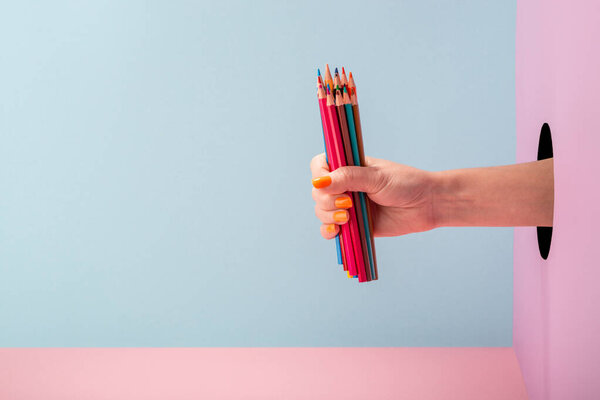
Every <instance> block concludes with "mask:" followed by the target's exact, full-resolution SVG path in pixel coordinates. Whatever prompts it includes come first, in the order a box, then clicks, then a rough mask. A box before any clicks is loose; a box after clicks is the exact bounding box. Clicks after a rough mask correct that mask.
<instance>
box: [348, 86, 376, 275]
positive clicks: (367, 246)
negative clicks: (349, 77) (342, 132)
mask: <svg viewBox="0 0 600 400" xmlns="http://www.w3.org/2000/svg"><path fill="white" fill-rule="evenodd" d="M343 104H344V108H345V110H346V117H347V119H348V131H349V135H350V141H351V144H352V156H353V158H354V163H355V165H357V166H363V165H364V164H362V163H361V161H360V158H361V157H360V152H359V151H358V139H357V134H356V127H355V125H354V112H353V111H352V103H351V100H350V95H349V94H348V90H347V87H344V96H343ZM363 158H364V156H363ZM358 197H359V199H360V210H361V214H362V215H361V219H362V221H363V224H362V227H363V229H364V232H365V236H364V239H365V243H364V245H365V247H363V248H364V249H367V253H368V254H367V256H368V257H367V258H368V262H369V264H368V265H369V268H368V269H369V274H368V275H369V277H370V278H371V280H374V279H376V278H375V276H376V275H375V264H374V258H373V246H372V244H371V229H370V223H369V216H368V214H367V199H366V196H365V194H364V193H363V192H358Z"/></svg>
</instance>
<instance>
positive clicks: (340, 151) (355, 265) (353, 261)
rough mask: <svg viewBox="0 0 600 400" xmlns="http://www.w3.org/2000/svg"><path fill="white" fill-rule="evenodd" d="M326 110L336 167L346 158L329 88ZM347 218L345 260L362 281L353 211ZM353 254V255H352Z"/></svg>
mask: <svg viewBox="0 0 600 400" xmlns="http://www.w3.org/2000/svg"><path fill="white" fill-rule="evenodd" d="M327 111H328V113H329V120H330V125H329V127H330V128H332V131H331V132H332V133H333V135H332V138H333V141H334V147H335V149H336V153H337V156H338V159H337V161H338V162H339V164H338V167H345V166H346V158H345V156H344V147H343V141H342V133H341V129H340V124H339V120H338V115H337V108H336V106H335V102H334V100H333V94H332V93H331V91H330V90H328V91H327ZM348 214H349V220H348V222H347V223H345V224H343V225H342V228H344V227H346V228H347V229H348V230H349V232H350V238H351V241H352V249H350V247H349V246H347V247H346V250H348V251H347V252H346V256H347V257H346V260H347V261H349V262H348V271H349V272H350V275H358V281H359V282H364V281H366V276H365V271H364V262H362V257H360V258H359V257H356V255H357V254H361V253H360V252H359V250H358V249H357V246H358V247H360V235H359V232H358V226H357V221H356V215H355V213H354V212H348ZM352 255H355V257H352ZM361 264H362V270H361V269H360V265H361Z"/></svg>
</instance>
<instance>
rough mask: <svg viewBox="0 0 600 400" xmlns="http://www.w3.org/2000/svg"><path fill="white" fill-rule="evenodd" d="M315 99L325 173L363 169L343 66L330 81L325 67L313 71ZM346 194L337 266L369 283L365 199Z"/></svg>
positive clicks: (373, 265)
mask: <svg viewBox="0 0 600 400" xmlns="http://www.w3.org/2000/svg"><path fill="white" fill-rule="evenodd" d="M317 97H318V99H319V109H320V110H321V122H322V124H323V137H324V140H325V155H326V157H327V163H328V164H329V170H330V171H334V170H336V169H338V168H339V167H345V166H364V165H365V154H364V149H363V140H362V128H361V125H360V114H359V111H358V102H357V99H356V85H355V84H354V79H353V77H352V72H350V75H349V76H348V77H346V71H345V70H344V68H343V67H342V73H341V74H340V73H339V72H338V69H337V68H336V69H335V77H333V78H332V76H331V71H330V70H329V65H327V66H326V67H325V75H324V76H321V71H320V70H317ZM348 195H349V196H350V198H351V199H352V207H351V208H349V209H348V213H349V216H350V218H349V220H348V222H347V223H345V224H343V225H342V226H341V229H340V233H339V234H338V236H336V238H335V240H336V246H337V254H338V264H342V265H343V266H344V271H347V272H348V277H349V278H358V281H359V282H368V281H373V280H376V279H377V277H378V273H377V259H376V257H375V242H374V240H373V223H372V218H371V207H370V203H369V198H368V197H367V196H366V195H365V193H362V192H349V193H348Z"/></svg>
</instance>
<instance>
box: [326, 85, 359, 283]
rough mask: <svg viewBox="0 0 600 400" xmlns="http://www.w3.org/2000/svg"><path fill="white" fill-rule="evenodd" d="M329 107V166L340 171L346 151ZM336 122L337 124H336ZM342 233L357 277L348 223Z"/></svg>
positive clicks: (346, 251)
mask: <svg viewBox="0 0 600 400" xmlns="http://www.w3.org/2000/svg"><path fill="white" fill-rule="evenodd" d="M329 97H330V96H329V95H328V96H327V100H326V101H327V103H329ZM329 108H330V107H329V106H328V104H326V105H325V112H326V114H325V115H326V116H327V118H326V122H327V125H326V126H327V131H326V135H325V136H326V137H327V139H326V142H327V143H328V144H329V146H328V147H329V148H330V152H331V157H329V154H328V157H329V164H330V165H331V170H332V171H335V170H336V169H338V168H339V167H341V166H343V165H342V161H341V158H340V154H343V153H340V152H343V151H344V149H343V148H342V147H340V145H341V141H340V140H339V139H337V137H336V129H337V133H338V134H339V126H338V125H337V114H335V117H336V119H335V120H333V119H332V118H331V115H330V114H331V113H330V112H329ZM333 111H334V113H335V112H336V110H335V106H334V107H333ZM334 122H335V124H334ZM340 228H341V231H342V245H343V247H344V254H345V259H346V263H347V264H348V272H349V273H350V275H353V276H354V275H357V268H356V261H355V259H354V258H355V257H354V243H353V240H352V234H351V233H350V227H349V226H348V223H345V224H343V225H341V227H340Z"/></svg>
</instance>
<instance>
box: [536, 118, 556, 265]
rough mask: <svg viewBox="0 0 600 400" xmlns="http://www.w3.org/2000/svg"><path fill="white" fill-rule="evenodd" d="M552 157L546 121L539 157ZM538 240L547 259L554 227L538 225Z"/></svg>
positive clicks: (541, 158)
mask: <svg viewBox="0 0 600 400" xmlns="http://www.w3.org/2000/svg"><path fill="white" fill-rule="evenodd" d="M552 157H554V152H553V150H552V134H551V132H550V125H548V123H546V122H544V124H543V125H542V129H541V131H540V141H539V144H538V153H537V159H538V160H545V159H547V158H552ZM537 240H538V247H539V249H540V256H542V258H543V259H544V260H546V259H547V258H548V254H549V253H550V244H551V243H552V227H551V226H538V227H537Z"/></svg>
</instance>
